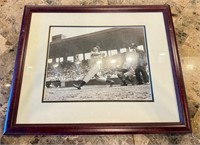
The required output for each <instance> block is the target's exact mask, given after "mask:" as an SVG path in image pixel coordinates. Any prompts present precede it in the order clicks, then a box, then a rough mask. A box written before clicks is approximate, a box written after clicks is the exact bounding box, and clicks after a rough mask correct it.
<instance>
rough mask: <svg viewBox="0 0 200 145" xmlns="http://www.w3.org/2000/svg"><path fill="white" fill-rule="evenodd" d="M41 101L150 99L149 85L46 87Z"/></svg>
mask: <svg viewBox="0 0 200 145" xmlns="http://www.w3.org/2000/svg"><path fill="white" fill-rule="evenodd" d="M43 101H63V102H64V101H152V93H151V89H150V85H138V86H132V85H130V86H119V85H117V86H113V87H111V88H110V87H109V86H105V85H96V86H89V85H88V86H84V87H83V88H82V89H81V90H77V89H76V88H73V87H68V88H46V89H45V94H44V98H43Z"/></svg>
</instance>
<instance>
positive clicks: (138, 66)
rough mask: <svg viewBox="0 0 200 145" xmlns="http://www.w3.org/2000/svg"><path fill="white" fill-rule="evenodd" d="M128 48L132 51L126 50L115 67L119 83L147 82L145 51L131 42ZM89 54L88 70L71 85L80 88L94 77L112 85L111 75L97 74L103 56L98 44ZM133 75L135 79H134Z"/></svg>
mask: <svg viewBox="0 0 200 145" xmlns="http://www.w3.org/2000/svg"><path fill="white" fill-rule="evenodd" d="M130 50H132V51H129V52H126V54H125V55H124V57H125V58H124V61H122V63H121V65H120V66H118V67H117V68H115V71H117V72H118V73H117V76H118V78H119V79H120V80H121V85H122V86H127V85H128V83H127V81H129V82H131V83H132V84H137V85H142V84H147V83H148V82H149V76H148V74H147V57H146V53H145V51H144V50H140V49H138V46H137V45H136V44H134V43H132V44H131V46H130ZM90 55H91V59H90V60H89V66H90V67H89V68H90V69H89V71H88V72H87V74H86V75H85V76H84V77H83V79H82V80H81V82H80V83H79V84H73V86H74V87H75V88H77V89H81V87H82V86H83V85H85V84H87V82H89V81H90V79H92V78H93V77H94V78H95V79H96V80H97V81H102V82H107V83H108V84H109V85H110V87H112V85H113V84H114V80H112V78H111V77H109V76H108V77H102V76H100V75H98V73H99V72H100V71H101V69H102V59H103V58H104V57H105V54H104V53H101V52H100V47H99V46H95V47H93V49H92V51H91V52H90ZM75 63H76V62H75ZM134 76H135V78H136V80H134Z"/></svg>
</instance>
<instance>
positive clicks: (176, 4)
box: [0, 0, 200, 145]
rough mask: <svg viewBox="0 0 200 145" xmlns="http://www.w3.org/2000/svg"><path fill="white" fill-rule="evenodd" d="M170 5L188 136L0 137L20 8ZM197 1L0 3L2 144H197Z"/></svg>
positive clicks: (199, 11) (199, 112)
mask: <svg viewBox="0 0 200 145" xmlns="http://www.w3.org/2000/svg"><path fill="white" fill-rule="evenodd" d="M151 4H170V6H171V9H172V14H173V21H174V26H175V31H176V37H177V42H178V48H179V53H180V59H181V64H182V70H183V75H184V81H185V87H186V94H187V98H188V104H189V111H190V118H191V122H192V128H193V132H192V133H190V134H167V135H166V134H162V135H158V134H154V135H152V134H150V135H143V134H140V135H136V134H134V135H100V136H96V135H94V136H66V135H63V136H5V135H4V136H2V129H3V122H4V118H5V112H6V107H7V99H8V94H9V89H10V88H9V84H10V83H11V78H12V73H13V65H14V61H15V55H16V48H17V43H18V36H19V32H20V25H21V19H22V14H23V7H24V5H151ZM199 65H200V1H199V0H57V1H56V0H0V128H1V131H0V132H1V133H0V136H1V143H2V144H88V145H95V144H137V145H141V144H145V145H147V144H200V107H199V106H200V67H199Z"/></svg>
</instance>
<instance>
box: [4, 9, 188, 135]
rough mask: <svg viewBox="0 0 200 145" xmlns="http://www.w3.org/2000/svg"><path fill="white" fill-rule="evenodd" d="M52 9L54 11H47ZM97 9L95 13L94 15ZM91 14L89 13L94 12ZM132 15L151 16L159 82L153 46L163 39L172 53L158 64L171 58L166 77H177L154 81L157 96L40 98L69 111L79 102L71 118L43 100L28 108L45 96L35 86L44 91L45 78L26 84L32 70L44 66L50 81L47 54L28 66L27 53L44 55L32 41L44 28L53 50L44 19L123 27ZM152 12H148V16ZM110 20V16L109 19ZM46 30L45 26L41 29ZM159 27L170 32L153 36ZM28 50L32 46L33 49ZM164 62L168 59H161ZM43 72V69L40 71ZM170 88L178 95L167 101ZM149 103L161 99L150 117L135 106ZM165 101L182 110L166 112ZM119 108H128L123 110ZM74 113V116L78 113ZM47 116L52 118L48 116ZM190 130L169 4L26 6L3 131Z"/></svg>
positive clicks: (154, 77) (140, 18)
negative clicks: (53, 100) (142, 99)
mask: <svg viewBox="0 0 200 145" xmlns="http://www.w3.org/2000/svg"><path fill="white" fill-rule="evenodd" d="M43 14H47V16H46V15H45V17H43V16H42V15H43ZM48 14H50V15H49V17H48ZM51 14H52V15H51ZM93 14H95V16H94V15H93ZM157 14H159V17H160V19H159V20H158V21H157ZM36 15H37V16H36ZM40 15H41V17H40ZM71 15H72V16H71ZM86 15H89V17H88V16H86ZM90 15H91V17H90ZM106 15H107V16H106ZM132 15H133V19H135V21H136V24H137V23H138V24H139V25H142V24H140V23H142V22H143V21H144V19H146V20H145V22H147V24H144V26H145V27H146V30H147V31H146V33H147V40H148V44H147V46H148V49H147V51H149V52H148V53H149V54H150V56H149V59H150V60H149V63H150V69H151V70H150V73H152V74H154V75H152V77H151V81H152V83H155V82H159V74H156V72H158V70H160V71H161V69H162V68H163V67H162V68H159V66H156V65H154V63H155V64H157V62H153V57H154V56H155V57H156V58H157V56H156V55H154V54H155V51H159V50H160V49H156V48H152V47H151V46H157V45H158V44H157V43H159V45H160V44H163V46H162V45H160V46H159V47H162V48H163V49H164V47H166V48H167V49H166V51H167V53H165V54H164V55H165V56H166V58H165V57H164V56H160V57H158V58H163V57H164V58H165V59H161V60H157V61H161V62H159V63H158V64H160V63H161V64H162V63H163V61H164V63H166V64H168V65H166V67H167V66H169V68H170V70H169V75H168V71H167V72H166V74H165V76H163V77H166V79H168V80H172V82H173V83H170V82H169V83H168V81H167V80H164V81H166V82H167V83H166V84H165V83H158V84H157V85H156V83H155V84H153V85H154V87H153V90H154V92H155V94H154V101H152V102H128V101H116V102H109V101H108V102H106V101H103V102H101V101H99V102H98V101H97V102H95V101H88V102H87V101H86V102H81V101H79V102H73V101H72V102H61V103H59V102H56V103H51V102H50V103H43V102H41V100H39V101H40V103H41V104H42V105H44V104H45V105H46V106H47V105H52V106H51V107H50V108H53V107H55V110H56V106H57V107H58V105H59V106H61V107H60V108H59V107H58V108H59V109H60V111H64V110H66V112H67V109H69V110H70V109H71V108H70V107H72V108H73V109H74V108H78V107H80V108H78V109H77V110H76V109H74V112H75V113H71V114H70V112H67V113H66V114H67V115H68V117H66V118H70V119H69V120H67V119H66V118H65V117H64V119H63V118H62V117H61V116H62V115H60V116H59V115H58V116H56V114H61V113H60V112H57V113H55V112H56V111H55V112H52V113H54V114H53V115H52V114H49V112H51V111H50V110H49V109H50V108H49V109H48V108H44V109H43V110H42V109H40V108H39V107H40V105H41V104H40V105H38V106H35V107H36V108H35V109H33V110H31V109H30V111H29V110H28V109H27V108H31V107H34V106H31V104H34V99H36V98H37V97H39V98H41V99H42V93H39V95H35V94H34V93H33V92H32V90H35V92H43V91H41V88H40V87H39V86H40V85H38V84H40V83H38V84H33V83H32V82H30V83H28V84H30V87H29V88H28V87H27V88H26V87H25V86H26V84H27V82H26V80H28V79H29V78H30V80H31V78H32V77H34V76H33V75H35V74H37V73H35V74H34V73H33V74H32V72H34V71H38V72H39V70H43V71H41V72H42V75H43V77H38V79H39V78H43V79H39V80H38V81H39V82H43V83H44V81H45V79H44V75H45V72H46V70H45V69H46V66H47V62H45V60H46V61H47V58H45V59H42V60H38V62H39V61H40V62H41V63H42V64H41V66H40V65H37V64H36V65H32V66H33V69H34V67H38V68H36V69H35V70H33V71H32V70H31V71H30V69H32V67H30V68H28V66H29V64H28V62H29V63H31V61H29V60H28V58H30V57H32V56H33V55H36V57H33V59H32V61H34V60H35V61H37V59H39V58H40V54H39V53H37V54H34V53H36V52H34V51H35V49H36V50H37V48H36V47H35V48H34V49H33V48H32V49H31V44H33V45H34V44H35V43H37V42H36V41H34V39H35V40H38V41H40V40H41V39H42V38H40V39H39V38H38V39H37V38H36V36H39V34H38V33H40V34H41V35H43V33H45V34H48V35H45V39H44V41H43V40H42V42H43V43H44V44H42V45H41V46H43V45H44V46H47V47H45V48H44V47H41V48H39V49H38V50H41V51H43V50H44V52H46V54H47V52H48V51H47V50H48V47H49V42H50V41H49V40H48V39H49V38H46V37H47V36H48V37H49V27H42V28H40V24H41V23H42V24H43V23H44V24H45V26H46V23H47V21H48V19H51V23H52V24H50V25H49V26H52V25H55V24H56V23H57V21H56V22H54V20H58V19H60V20H61V19H65V18H66V21H67V24H68V23H69V27H70V26H73V25H76V26H79V27H80V26H88V24H89V23H90V26H91V25H92V26H101V27H105V26H108V25H109V24H113V25H114V26H120V27H121V26H129V25H130V24H131V22H132V20H131V19H132ZM140 15H141V16H140ZM143 15H144V16H143ZM147 15H148V16H149V17H147ZM151 15H152V17H151ZM153 15H155V16H153ZM57 16H58V17H57ZM95 17H96V18H95ZM105 17H106V18H105ZM36 18H37V21H34V19H36ZM109 18H110V19H109ZM78 19H79V20H80V22H81V23H79V20H78ZM99 19H101V20H105V22H102V23H101V22H100V21H99ZM119 19H120V20H119ZM60 20H59V21H60ZM70 20H72V21H70ZM33 21H34V22H35V23H37V29H36V30H37V31H33V29H32V28H33V27H34V25H36V24H35V23H33ZM63 21H64V20H63ZM107 21H109V22H108V23H107ZM127 21H128V22H127ZM152 21H153V22H154V24H155V25H156V26H157V25H158V26H163V28H161V27H158V28H157V29H159V30H156V29H155V28H154V27H156V26H153V25H152V24H153V23H151V22H152ZM104 23H105V26H104ZM149 23H150V24H149ZM59 24H60V25H61V26H63V25H66V24H62V23H59ZM136 24H133V25H136ZM113 25H109V26H110V27H112V26H113ZM41 26H43V25H41ZM151 26H152V28H151ZM153 28H154V29H155V30H156V32H154V33H152V32H151V31H153V30H154V29H153ZM43 30H44V32H39V31H43ZM160 30H161V31H162V32H163V34H164V35H165V37H163V38H162V37H161V38H160V39H159V40H154V38H155V39H156V38H159V37H160V36H159V35H160V34H159V33H162V32H160ZM151 33H152V34H151ZM164 35H162V36H164ZM32 38H34V39H32ZM46 40H48V41H46ZM30 41H33V42H30ZM153 41H155V42H153ZM42 42H41V43H42ZM151 43H152V44H151ZM164 44H165V45H164ZM37 45H38V46H39V42H38V44H36V46H37ZM29 47H30V48H29ZM28 48H29V49H28ZM162 48H161V49H162ZM29 50H30V51H33V52H29ZM150 51H152V52H150ZM41 54H42V52H41ZM45 57H47V55H45ZM34 58H37V59H34ZM41 58H42V57H41ZM26 64H27V65H26ZM44 66H45V68H44ZM162 66H164V65H163V64H162ZM39 67H41V68H39ZM154 69H155V70H154ZM167 70H168V69H167ZM41 72H39V74H40V73H41ZM157 77H158V78H157ZM163 77H160V78H163ZM160 81H162V80H160ZM168 84H170V85H171V88H173V89H171V90H170V87H169V88H168V89H167V90H166V92H165V91H164V92H163V90H165V89H162V87H164V86H167V85H168ZM151 85H152V84H151ZM31 86H32V87H31ZM41 86H43V85H41ZM43 87H45V86H43ZM43 89H44V88H43ZM153 90H152V91H153ZM156 92H161V93H160V94H162V95H161V96H159V95H158V94H159V93H156ZM169 94H174V97H171V98H172V100H171V102H170V101H169V102H168V98H169V100H170V95H169ZM30 96H35V98H34V97H32V98H31V97H30ZM36 96H37V97H36ZM172 96H173V95H172ZM29 97H30V98H29ZM159 97H160V98H161V99H160V100H162V99H166V100H164V101H163V100H162V101H163V102H162V103H164V104H159V101H158V100H159V99H158V98H159ZM24 98H25V99H24ZM139 103H140V104H142V105H144V106H143V109H142V110H141V109H140V108H138V110H133V108H132V106H137V104H139ZM149 103H150V104H151V105H152V106H153V105H154V104H156V103H158V105H157V107H155V109H154V110H153V109H152V112H148V111H147V112H145V113H144V114H146V116H145V117H144V116H142V115H141V116H138V115H135V113H136V111H137V112H144V111H145V110H148V109H145V108H146V107H147V108H148V104H149ZM170 103H171V104H170ZM61 104H62V105H61ZM63 104H64V105H63ZM84 104H86V105H87V107H88V108H84ZM145 105H146V106H145ZM165 105H166V106H168V109H169V110H170V108H173V106H174V110H176V111H177V113H174V112H173V111H171V110H170V111H171V112H170V111H169V112H166V108H162V106H165ZM66 106H67V107H66ZM77 106H78V107H77ZM92 106H93V107H92ZM94 106H95V107H94ZM100 106H104V107H105V108H101V109H100ZM109 106H111V107H109ZM120 106H122V107H120ZM125 106H126V107H127V108H126V107H125ZM169 106H172V107H169ZM65 107H66V108H65ZM85 107H86V106H85ZM98 107H99V108H98ZM106 107H107V108H106ZM115 107H116V108H115ZM123 107H124V108H123ZM129 107H130V108H129ZM119 108H120V109H121V110H122V112H124V113H122V112H120V110H119ZM84 109H85V110H86V111H85V113H86V114H85V113H84ZM93 109H94V110H93ZM81 110H82V111H81ZM88 110H91V112H89V113H88ZM115 110H116V112H115ZM160 110H161V112H160ZM172 110H173V109H172ZM34 111H36V112H34ZM37 111H38V112H37ZM70 111H71V112H72V111H73V110H72V109H71V110H70ZM117 111H118V112H119V114H117ZM126 111H127V115H126ZM162 111H163V112H162ZM30 112H31V113H32V114H31V113H30ZM107 112H110V115H109V113H108V114H106V113H107ZM40 113H41V118H43V120H44V121H41V120H37V118H38V119H39V118H40V117H38V114H40ZM79 113H80V114H81V115H80V114H79ZM120 113H121V114H120ZM151 113H152V114H151ZM159 113H160V114H163V113H164V115H165V116H168V115H167V114H173V115H174V114H175V115H174V116H175V118H177V120H178V121H177V120H176V119H173V115H172V117H169V118H167V117H166V119H163V120H162V119H161V118H163V117H162V116H159V115H157V116H156V114H159ZM165 113H166V114H165ZM45 114H48V115H45ZM113 114H114V115H113ZM123 114H124V115H123ZM131 114H133V116H135V118H137V117H138V118H140V119H138V120H139V121H138V120H137V119H135V118H133V117H131ZM54 115H55V117H54ZM21 116H22V117H21ZM63 116H65V114H63ZM73 116H75V117H74V118H73ZM77 116H79V117H77ZM85 116H86V117H85ZM98 116H99V117H98ZM59 117H60V118H59ZM21 118H22V119H21ZM45 118H47V119H46V120H45ZM157 118H159V119H160V120H161V121H159V119H157ZM54 119H55V120H54ZM65 119H66V120H67V121H66V120H65ZM115 119H116V120H115ZM120 119H121V120H120ZM132 119H133V121H132ZM63 120H64V121H63ZM79 120H80V121H79ZM152 120H153V121H152ZM154 120H156V121H154ZM188 132H191V125H190V119H189V115H188V108H187V100H186V95H185V89H184V82H183V76H182V70H181V65H180V60H179V55H178V49H177V44H176V38H175V32H174V28H173V22H172V18H171V12H170V6H169V5H151V6H83V7H78V6H52V7H49V6H25V9H24V15H23V21H22V26H21V32H20V38H19V44H18V51H17V56H16V62H15V68H14V74H13V81H12V87H11V91H10V97H9V102H8V109H7V115H6V119H5V126H4V134H122V133H123V134H125V133H188Z"/></svg>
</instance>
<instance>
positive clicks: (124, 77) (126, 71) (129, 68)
mask: <svg viewBox="0 0 200 145" xmlns="http://www.w3.org/2000/svg"><path fill="white" fill-rule="evenodd" d="M124 60H125V61H124V63H123V64H122V66H121V68H120V69H118V73H117V76H118V78H119V79H120V80H121V82H122V84H121V86H127V85H128V84H127V81H129V82H131V83H132V84H133V85H134V84H135V81H136V80H135V79H134V77H133V75H134V74H135V67H136V63H137V55H136V54H135V53H134V52H127V53H126V54H125V56H124Z"/></svg>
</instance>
